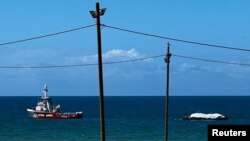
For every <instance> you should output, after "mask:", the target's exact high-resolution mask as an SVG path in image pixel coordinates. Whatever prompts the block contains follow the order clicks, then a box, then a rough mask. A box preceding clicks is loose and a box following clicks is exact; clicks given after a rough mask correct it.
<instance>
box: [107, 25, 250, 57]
mask: <svg viewBox="0 0 250 141" xmlns="http://www.w3.org/2000/svg"><path fill="white" fill-rule="evenodd" d="M102 26H104V27H108V28H111V29H115V30H120V31H124V32H130V33H134V34H140V35H144V36H150V37H155V38H160V39H167V40H172V41H176V42H183V43H189V44H196V45H202V46H209V47H214V48H223V49H231V50H238V51H248V52H249V51H250V50H249V49H244V48H235V47H229V46H221V45H215V44H209V43H202V42H195V41H189V40H182V39H176V38H171V37H164V36H160V35H154V34H149V33H144V32H138V31H134V30H129V29H124V28H119V27H114V26H109V25H105V24H102Z"/></svg>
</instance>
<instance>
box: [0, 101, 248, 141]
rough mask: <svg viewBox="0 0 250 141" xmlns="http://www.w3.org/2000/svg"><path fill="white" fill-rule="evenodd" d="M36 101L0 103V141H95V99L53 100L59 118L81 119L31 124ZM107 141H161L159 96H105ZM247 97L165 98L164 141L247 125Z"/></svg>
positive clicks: (192, 140) (193, 140) (202, 140)
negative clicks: (199, 116) (77, 115)
mask: <svg viewBox="0 0 250 141" xmlns="http://www.w3.org/2000/svg"><path fill="white" fill-rule="evenodd" d="M39 98H40V97H29V96H27V97H13V96H12V97H0V112H1V113H0V141H98V140H100V118H99V97H95V96H93V97H91V96H82V97H76V96H72V97H71V96H64V97H60V96H55V97H53V96H52V97H51V98H52V101H53V104H54V105H57V104H60V105H61V109H62V111H64V112H75V111H82V112H83V113H84V116H83V119H59V120H58V119H57V120H55V119H33V118H30V117H28V115H27V113H26V109H27V108H32V107H34V106H35V105H36V103H37V101H38V100H39ZM104 101H105V133H106V136H105V138H106V140H107V141H163V140H164V123H165V122H164V121H165V116H164V115H165V113H164V112H165V97H164V96H145V97H143V96H106V97H105V100H104ZM249 107H250V97H245V96H238V97H237V96H170V98H169V114H168V115H169V117H168V123H169V126H168V139H169V141H207V126H208V125H214V124H219V125H225V124H230V125H245V124H250V108H249ZM195 112H202V113H221V114H224V115H227V116H228V117H229V119H228V120H221V121H212V120H210V121H209V120H208V121H187V120H182V118H183V117H184V116H185V115H188V114H191V113H195Z"/></svg>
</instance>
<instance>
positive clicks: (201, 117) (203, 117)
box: [183, 113, 228, 120]
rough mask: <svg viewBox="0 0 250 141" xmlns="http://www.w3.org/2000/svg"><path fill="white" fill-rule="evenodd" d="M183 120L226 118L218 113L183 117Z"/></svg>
mask: <svg viewBox="0 0 250 141" xmlns="http://www.w3.org/2000/svg"><path fill="white" fill-rule="evenodd" d="M183 120H228V117H227V116H225V115H223V114H219V113H209V114H205V113H193V114H190V115H186V116H184V117H183Z"/></svg>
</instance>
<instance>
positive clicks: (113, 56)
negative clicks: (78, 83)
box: [69, 49, 153, 63]
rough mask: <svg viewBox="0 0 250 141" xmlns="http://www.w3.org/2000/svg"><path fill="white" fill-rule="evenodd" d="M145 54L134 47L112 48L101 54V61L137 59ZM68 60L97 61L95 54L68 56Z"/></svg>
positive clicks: (75, 61)
mask: <svg viewBox="0 0 250 141" xmlns="http://www.w3.org/2000/svg"><path fill="white" fill-rule="evenodd" d="M145 56H146V55H142V54H141V53H139V52H138V51H137V50H136V49H130V50H121V49H113V50H110V51H107V52H105V53H103V54H102V59H103V62H108V61H125V60H130V59H139V58H143V57H145ZM69 60H70V62H74V63H97V54H95V55H89V56H80V57H70V58H69ZM152 60H153V59H147V60H145V61H147V62H150V61H152Z"/></svg>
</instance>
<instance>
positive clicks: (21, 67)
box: [0, 55, 164, 69]
mask: <svg viewBox="0 0 250 141" xmlns="http://www.w3.org/2000/svg"><path fill="white" fill-rule="evenodd" d="M163 56H164V55H156V56H151V57H144V58H138V59H130V60H124V61H113V62H103V64H105V65H110V64H119V63H128V62H135V61H142V60H147V59H153V58H159V57H163ZM95 65H98V64H97V63H89V64H75V65H48V66H0V69H40V68H41V69H42V68H71V67H86V66H95Z"/></svg>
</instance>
